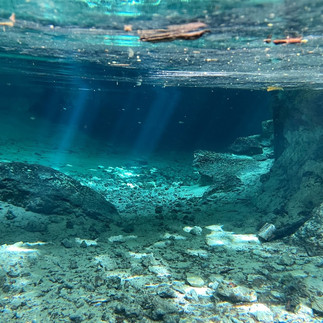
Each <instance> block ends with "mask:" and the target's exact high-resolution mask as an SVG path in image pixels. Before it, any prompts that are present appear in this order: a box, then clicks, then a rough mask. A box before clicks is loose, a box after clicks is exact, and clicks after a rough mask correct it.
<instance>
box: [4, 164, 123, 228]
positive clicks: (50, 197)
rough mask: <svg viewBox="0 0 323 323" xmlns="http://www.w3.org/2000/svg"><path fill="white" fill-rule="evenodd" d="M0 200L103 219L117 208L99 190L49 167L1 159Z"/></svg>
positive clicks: (38, 209) (113, 214)
mask: <svg viewBox="0 0 323 323" xmlns="http://www.w3.org/2000/svg"><path fill="white" fill-rule="evenodd" d="M0 200H1V201H5V202H8V203H11V204H13V205H15V206H20V207H23V208H25V209H26V210H28V211H32V212H35V213H42V214H48V215H49V214H57V215H68V214H75V215H76V216H81V215H84V216H87V217H91V218H93V219H95V220H100V221H104V222H109V221H111V218H113V217H116V216H117V215H118V212H117V209H116V208H115V207H114V205H112V204H111V203H109V202H108V201H106V199H105V198H104V197H103V196H101V195H100V194H99V193H97V192H95V191H94V190H92V189H91V188H89V187H87V186H83V185H81V184H80V183H79V182H78V181H76V180H75V179H73V178H71V177H69V176H67V175H65V174H63V173H61V172H59V171H57V170H54V169H52V168H49V167H45V166H41V165H36V164H26V163H20V162H12V163H0Z"/></svg>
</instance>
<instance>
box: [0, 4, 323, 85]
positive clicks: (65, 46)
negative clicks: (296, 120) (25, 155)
mask: <svg viewBox="0 0 323 323" xmlns="http://www.w3.org/2000/svg"><path fill="white" fill-rule="evenodd" d="M12 13H15V14H16V23H15V25H14V27H13V28H10V27H3V31H2V35H1V40H0V48H1V73H2V75H3V76H4V78H3V80H2V81H4V82H5V83H8V82H11V78H12V77H15V75H17V73H18V74H19V75H20V77H22V78H25V77H26V78H27V79H28V82H34V83H35V84H39V83H48V85H50V86H51V85H53V84H55V86H57V87H67V86H68V87H75V88H85V89H89V90H96V91H100V90H101V91H104V90H106V88H107V87H108V84H109V82H119V83H121V82H127V83H131V84H132V85H134V86H140V85H141V84H153V85H159V86H187V85H188V86H194V87H224V88H245V89H265V88H266V87H267V86H281V87H284V88H287V87H288V88H290V87H292V88H295V87H296V88H300V87H303V86H304V85H305V86H306V87H310V88H314V89H321V88H322V41H323V40H322V4H321V1H320V0H314V1H303V0H301V1H278V0H272V1H260V0H259V1H258V0H257V1H252V0H250V1H233V0H228V1H166V0H164V1H83V0H73V1H68V2H66V1H63V0H58V1H41V0H34V1H25V0H15V1H11V0H10V1H9V0H8V1H6V0H3V1H2V5H1V8H0V17H1V18H2V19H3V20H6V19H8V18H9V16H10V15H11V14H12ZM192 21H202V22H204V23H206V24H207V25H208V29H209V30H210V33H208V34H205V35H204V36H203V37H201V38H200V39H198V40H195V41H174V42H167V43H166V42H165V43H158V44H151V43H144V42H140V41H139V36H138V33H137V31H138V30H142V29H153V28H155V29H156V28H165V27H166V26H167V25H172V24H179V23H187V22H192ZM124 25H131V26H132V31H130V32H125V31H124ZM268 35H272V37H273V39H282V38H286V37H287V36H290V37H298V36H302V37H303V38H304V39H306V40H307V43H304V44H298V45H293V46H281V45H278V46H276V45H274V44H273V43H271V44H267V43H265V42H264V39H266V38H267V36H268ZM27 79H26V81H27Z"/></svg>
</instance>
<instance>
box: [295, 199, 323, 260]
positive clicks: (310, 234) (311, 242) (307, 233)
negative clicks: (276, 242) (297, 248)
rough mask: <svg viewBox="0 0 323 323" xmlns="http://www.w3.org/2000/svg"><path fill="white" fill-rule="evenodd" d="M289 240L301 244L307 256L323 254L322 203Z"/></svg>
mask: <svg viewBox="0 0 323 323" xmlns="http://www.w3.org/2000/svg"><path fill="white" fill-rule="evenodd" d="M291 240H292V241H293V242H295V243H296V244H300V245H302V246H303V247H304V248H305V249H306V251H307V253H308V254H309V256H322V255H323V203H322V204H321V205H320V206H319V207H318V208H316V209H315V210H314V211H313V216H312V217H311V218H310V219H309V220H308V221H306V222H305V223H304V224H303V225H302V226H301V227H300V228H299V229H298V231H297V232H296V233H295V234H294V235H293V236H292V239H291Z"/></svg>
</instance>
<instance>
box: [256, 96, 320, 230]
mask: <svg viewBox="0 0 323 323" xmlns="http://www.w3.org/2000/svg"><path fill="white" fill-rule="evenodd" d="M322 100H323V94H322V92H320V91H305V90H304V91H286V92H284V93H277V95H276V97H275V98H274V104H273V114H274V129H275V136H274V137H275V140H274V145H275V157H276V160H275V162H274V164H273V167H272V169H271V171H270V172H269V173H268V174H265V175H264V176H263V177H262V182H263V185H262V191H261V192H260V194H258V195H256V196H255V199H254V201H255V204H256V205H257V206H258V208H259V210H262V211H263V212H264V214H266V220H267V222H271V223H273V224H275V225H276V227H285V226H289V225H290V224H291V223H300V221H303V222H305V221H307V220H308V218H309V217H311V216H312V214H313V213H312V212H313V210H314V209H315V208H316V207H318V206H319V205H320V204H321V203H322V197H323V175H322V174H323V127H322V125H323V113H322Z"/></svg>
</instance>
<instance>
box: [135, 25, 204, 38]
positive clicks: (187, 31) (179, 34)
mask: <svg viewBox="0 0 323 323" xmlns="http://www.w3.org/2000/svg"><path fill="white" fill-rule="evenodd" d="M206 27H207V25H206V24H204V23H202V22H191V23H187V24H182V25H170V26H168V27H167V28H166V29H148V30H138V34H139V36H140V40H141V41H148V42H153V43H157V42H163V41H173V40H175V39H186V40H193V39H197V38H200V37H201V36H202V35H203V34H205V33H206V32H209V31H210V30H208V29H206Z"/></svg>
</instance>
